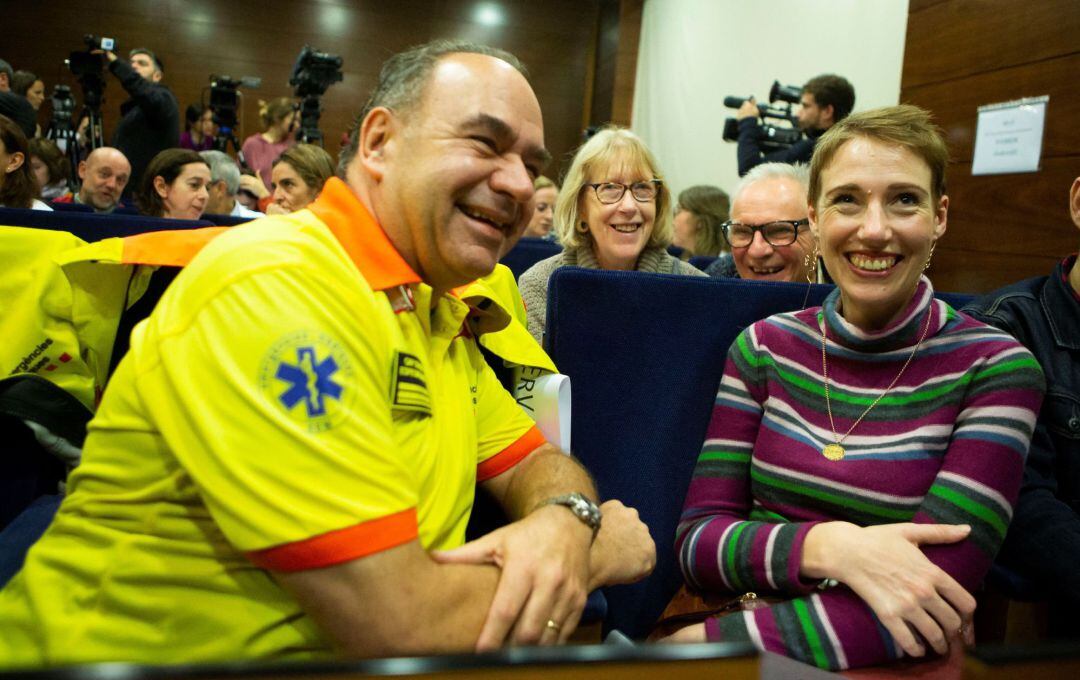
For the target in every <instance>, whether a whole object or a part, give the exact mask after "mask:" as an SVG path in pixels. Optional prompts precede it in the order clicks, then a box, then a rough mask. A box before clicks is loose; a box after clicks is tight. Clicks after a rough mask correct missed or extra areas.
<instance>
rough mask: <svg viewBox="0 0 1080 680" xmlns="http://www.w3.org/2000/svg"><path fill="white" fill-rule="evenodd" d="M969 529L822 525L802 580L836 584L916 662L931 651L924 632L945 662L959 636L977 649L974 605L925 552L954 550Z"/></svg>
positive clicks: (806, 548) (812, 537) (807, 553)
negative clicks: (928, 547) (928, 548)
mask: <svg viewBox="0 0 1080 680" xmlns="http://www.w3.org/2000/svg"><path fill="white" fill-rule="evenodd" d="M969 533H971V527H969V526H967V525H953V524H910V523H905V524H883V525H878V526H870V527H859V526H856V525H854V524H849V523H847V522H826V523H823V524H819V525H816V526H815V527H813V528H812V529H811V530H810V531H809V532H808V533H807V535H806V540H805V542H804V544H803V563H802V574H803V575H804V576H806V577H807V578H834V579H836V580H838V581H840V582H841V583H844V584H845V585H847V586H848V587H849V588H851V589H852V590H853V591H854V592H855V593H856V594H857V595H858V596H859V597H861V598H862V599H863V601H864V602H866V604H867V605H869V607H870V608H871V609H872V610H874V613H875V614H876V615H877V617H878V619H879V620H880V621H881V623H882V625H883V626H885V628H886V629H887V630H888V631H889V633H891V634H892V636H893V638H894V639H895V640H896V642H897V643H898V644H899V645H900V647H901V648H902V649H903V650H904V652H905V653H907V654H908V655H910V656H923V655H924V654H925V653H926V650H925V648H924V646H923V644H922V643H921V642H920V641H919V640H918V638H917V637H916V636H915V634H914V632H913V631H915V632H918V633H919V634H920V635H921V636H922V637H923V639H925V640H926V641H927V642H929V643H930V646H931V647H933V648H934V650H935V651H936V652H938V653H939V654H946V653H948V651H949V643H948V640H949V638H950V637H954V636H955V635H957V634H958V633H959V634H960V635H961V637H962V638H963V639H964V641H965V642H967V643H968V644H973V643H974V631H973V629H972V627H971V617H972V615H973V614H974V612H975V598H973V597H972V596H971V594H970V593H968V592H967V591H966V590H964V588H963V586H961V585H960V584H959V583H957V582H956V580H955V579H953V577H951V576H949V575H948V574H947V573H945V571H944V570H942V569H941V568H940V567H938V566H937V565H936V564H934V563H933V562H931V561H930V560H929V559H928V558H927V557H926V555H924V554H923V552H922V550H920V549H919V546H920V545H922V544H938V543H956V542H957V541H962V540H964V539H965V538H967V536H968V534H969Z"/></svg>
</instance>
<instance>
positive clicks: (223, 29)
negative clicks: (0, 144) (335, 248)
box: [0, 0, 600, 176]
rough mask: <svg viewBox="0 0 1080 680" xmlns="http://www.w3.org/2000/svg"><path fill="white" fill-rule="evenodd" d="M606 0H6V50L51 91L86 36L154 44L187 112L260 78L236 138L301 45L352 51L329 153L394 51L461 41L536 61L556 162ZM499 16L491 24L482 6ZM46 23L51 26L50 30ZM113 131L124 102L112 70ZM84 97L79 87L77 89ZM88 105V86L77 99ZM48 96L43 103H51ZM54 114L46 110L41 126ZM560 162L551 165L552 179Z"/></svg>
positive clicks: (574, 132)
mask: <svg viewBox="0 0 1080 680" xmlns="http://www.w3.org/2000/svg"><path fill="white" fill-rule="evenodd" d="M599 2H600V0H545V1H544V2H543V3H536V2H531V1H529V0H491V1H490V2H485V3H477V2H475V1H473V0H394V2H385V1H382V0H363V1H351V0H322V1H320V0H259V1H254V0H234V1H233V2H228V3H224V2H213V1H212V0H183V1H181V0H110V1H104V0H52V1H50V2H49V3H48V4H47V6H46V5H41V4H38V3H18V4H14V3H8V5H10V6H5V9H4V12H3V16H4V19H3V23H4V40H3V43H2V45H0V57H2V58H4V59H6V60H7V61H9V62H10V63H11V64H12V65H13V66H14V67H15V68H24V69H28V70H31V71H33V72H35V73H36V74H37V75H38V76H39V77H41V78H42V79H43V80H44V81H45V83H46V87H47V89H48V90H49V91H51V90H52V86H53V85H54V84H55V83H56V82H57V81H58V80H59V81H60V82H65V83H68V84H74V82H73V79H72V78H71V76H70V74H69V73H67V70H66V68H64V67H63V66H62V60H63V59H64V58H65V57H66V56H67V54H68V53H69V52H71V51H73V50H78V49H81V47H82V36H83V34H84V33H95V34H99V35H101V34H104V35H107V36H110V37H114V38H116V39H117V41H118V43H119V49H120V50H121V52H122V53H126V51H127V50H129V49H131V48H132V47H135V46H146V47H149V48H151V49H153V50H155V51H156V52H158V53H159V54H160V55H161V57H162V58H163V59H164V61H165V65H166V79H165V82H166V84H168V85H169V87H170V88H172V90H173V92H174V93H175V94H176V95H177V99H178V100H179V101H180V106H181V111H182V110H183V108H184V107H186V106H187V105H188V104H189V103H192V102H195V101H198V100H200V98H201V97H202V96H203V90H204V88H205V87H206V86H207V85H208V78H209V76H210V74H211V73H217V74H221V73H224V74H228V75H231V76H233V77H239V76H247V75H250V76H256V77H261V78H262V79H263V85H262V88H261V89H259V90H253V91H251V92H247V93H246V103H245V106H244V110H243V114H242V119H241V125H240V131H239V133H240V134H239V136H241V139H242V138H243V136H246V135H248V134H252V133H254V132H257V131H259V130H260V129H261V126H260V124H259V121H258V106H257V101H258V99H269V98H272V97H277V96H287V95H291V93H292V88H291V87H290V86H289V85H288V84H287V81H288V77H289V74H290V73H291V71H292V66H293V62H294V60H295V59H296V55H297V54H298V53H299V51H300V48H301V47H302V46H303V45H304V44H305V43H308V44H311V45H312V46H314V47H316V48H317V49H319V50H322V51H326V52H331V53H334V54H339V55H341V56H342V57H343V59H344V66H343V71H344V75H345V78H344V81H343V82H342V83H338V84H336V85H334V86H332V87H331V88H330V89H329V90H328V91H327V93H326V95H325V96H324V97H323V106H324V112H323V117H322V122H321V126H320V127H321V128H322V131H323V133H324V135H325V137H326V146H327V150H329V151H331V152H332V153H334V154H336V152H337V141H338V139H339V138H340V137H341V135H342V134H343V133H344V132H345V131H346V130H347V129H348V127H349V126H350V124H351V121H352V118H353V116H354V115H355V114H356V112H357V111H358V110H359V109H360V107H361V106H362V105H363V102H364V101H365V100H366V98H367V95H368V92H369V91H370V89H371V87H372V86H373V85H374V83H375V81H376V78H377V75H378V69H379V67H380V66H381V64H382V62H383V61H384V60H385V59H386V57H388V56H389V55H391V54H393V53H394V52H397V51H400V50H401V49H404V48H406V47H408V46H410V45H413V44H417V43H422V42H425V41H427V40H431V39H433V38H437V37H459V38H468V39H472V40H477V41H480V42H486V43H488V44H491V45H494V46H496V47H501V48H503V49H507V50H509V51H510V52H512V53H514V54H515V55H517V56H518V57H519V58H521V59H522V61H524V62H525V64H526V66H528V68H529V71H530V73H531V76H532V82H533V88H534V89H535V91H536V93H537V97H538V98H539V100H540V104H541V108H542V109H543V113H544V122H545V132H546V141H547V145H548V147H549V148H550V149H551V151H552V152H553V154H554V155H555V157H556V158H563V157H564V156H565V155H566V154H567V153H568V152H570V151H572V150H573V149H574V148H576V147H577V144H578V141H579V139H580V133H581V121H582V120H583V118H584V115H585V112H584V110H583V107H584V99H585V97H584V94H585V78H586V71H587V68H588V63H589V59H590V58H591V56H592V48H593V44H592V43H593V39H594V34H595V22H596V16H597V9H598V6H599ZM481 6H490V7H493V8H495V9H496V10H498V12H499V13H500V15H499V17H497V21H496V22H495V25H487V24H485V23H484V22H483V21H482V20H481V18H480V17H479V16H478V14H477V12H478V11H479V9H480V7H481ZM45 26H47V27H48V30H43V27H45ZM107 83H108V86H107V89H106V103H105V106H104V107H103V112H104V116H105V124H106V133H107V138H108V135H109V134H111V130H112V128H113V126H114V125H115V123H116V121H117V120H118V116H119V106H120V104H121V103H122V102H124V101H125V100H126V99H127V95H126V93H125V92H124V91H123V90H122V89H121V88H120V87H119V85H118V84H117V82H116V80H115V78H112V76H108V75H107ZM74 89H75V90H76V93H77V94H78V92H79V91H78V87H77V86H76V87H75V88H74ZM79 99H80V101H81V94H80V95H79ZM48 106H49V105H48V103H46V105H45V107H43V109H47V108H48ZM48 115H49V114H48V111H47V110H43V111H42V112H41V121H42V123H45V122H47V120H48ZM558 170H559V169H558V168H557V167H555V168H552V170H551V173H550V174H552V175H553V176H555V175H557V173H558Z"/></svg>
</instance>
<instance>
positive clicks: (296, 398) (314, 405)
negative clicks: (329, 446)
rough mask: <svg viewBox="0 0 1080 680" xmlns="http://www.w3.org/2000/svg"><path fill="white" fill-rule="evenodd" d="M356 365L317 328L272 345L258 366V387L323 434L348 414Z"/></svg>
mask: <svg viewBox="0 0 1080 680" xmlns="http://www.w3.org/2000/svg"><path fill="white" fill-rule="evenodd" d="M352 372H353V367H352V363H351V362H350V361H349V356H348V354H347V353H346V352H345V348H344V347H342V346H341V344H340V343H338V342H337V341H336V340H334V339H333V338H331V337H330V336H328V335H326V334H325V333H319V332H316V331H297V332H295V333H290V334H288V335H286V336H284V337H282V338H281V339H280V340H278V341H277V342H275V343H274V344H273V346H271V348H270V350H269V351H268V352H267V353H266V355H265V356H264V357H263V360H262V363H261V365H260V369H259V386H260V388H261V389H262V391H263V393H264V394H265V395H266V396H267V397H269V398H270V399H271V401H272V402H273V403H274V404H276V405H277V406H278V407H280V408H281V409H282V410H283V411H285V413H287V414H288V416H289V417H290V418H291V419H292V420H294V421H296V422H298V423H301V424H303V425H306V426H307V429H308V431H309V432H325V431H326V430H329V429H331V428H332V427H334V425H336V424H338V423H339V422H340V421H341V419H342V418H343V417H344V415H345V412H346V410H347V407H348V404H349V403H350V402H351V401H352V396H353V395H352V393H351V391H350V390H349V388H348V386H349V385H352V384H353V381H352Z"/></svg>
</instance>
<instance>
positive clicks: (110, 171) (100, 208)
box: [79, 146, 131, 212]
mask: <svg viewBox="0 0 1080 680" xmlns="http://www.w3.org/2000/svg"><path fill="white" fill-rule="evenodd" d="M130 178H131V163H129V162H128V159H127V157H126V156H124V154H123V152H122V151H120V150H119V149H114V148H112V147H111V146H102V147H99V148H97V149H94V150H93V151H92V152H90V155H89V156H87V157H86V160H84V161H82V162H81V163H79V179H80V180H81V181H82V188H80V189H79V200H80V201H81V202H83V203H85V204H87V205H89V206H90V207H92V208H93V209H94V210H95V211H96V212H112V210H113V209H114V208H116V204H117V203H119V201H120V195H121V194H122V193H123V192H124V187H125V186H127V183H128V179H130Z"/></svg>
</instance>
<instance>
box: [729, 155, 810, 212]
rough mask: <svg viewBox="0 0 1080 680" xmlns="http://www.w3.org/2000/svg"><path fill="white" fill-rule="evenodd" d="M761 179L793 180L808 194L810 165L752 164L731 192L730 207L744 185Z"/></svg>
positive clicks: (746, 185) (733, 204)
mask: <svg viewBox="0 0 1080 680" xmlns="http://www.w3.org/2000/svg"><path fill="white" fill-rule="evenodd" d="M763 179H790V180H794V181H796V182H798V183H799V185H800V186H802V188H803V193H804V194H808V193H809V190H810V167H809V166H807V165H804V164H802V163H794V164H790V163H762V164H761V165H757V166H754V167H753V168H752V169H751V170H750V172H748V173H746V174H745V175H743V176H742V179H740V180H739V183H738V184H736V185H735V191H732V192H731V205H732V207H734V206H735V202H736V201H738V200H739V196H740V195H741V194H742V192H743V191H745V190H746V187H748V186H750V185H751V184H754V183H755V182H760V181H761V180H763Z"/></svg>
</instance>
